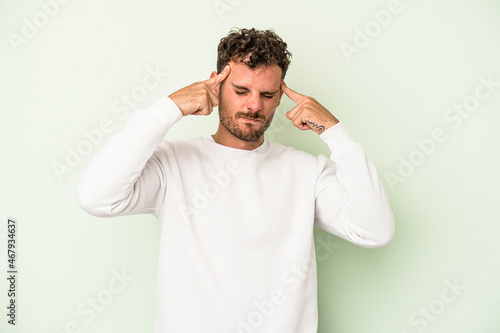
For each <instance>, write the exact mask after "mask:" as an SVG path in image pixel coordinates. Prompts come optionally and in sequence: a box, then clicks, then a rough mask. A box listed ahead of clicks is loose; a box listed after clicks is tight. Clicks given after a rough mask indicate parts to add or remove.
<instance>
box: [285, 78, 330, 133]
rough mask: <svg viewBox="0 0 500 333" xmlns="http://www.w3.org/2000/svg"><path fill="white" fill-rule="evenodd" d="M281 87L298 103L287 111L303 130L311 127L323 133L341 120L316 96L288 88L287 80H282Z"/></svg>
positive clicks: (296, 125) (289, 117) (294, 122)
mask: <svg viewBox="0 0 500 333" xmlns="http://www.w3.org/2000/svg"><path fill="white" fill-rule="evenodd" d="M281 89H282V90H283V92H284V93H285V94H286V95H287V96H288V97H290V99H291V100H292V101H294V102H295V103H297V105H296V106H295V107H294V108H293V109H292V110H290V111H289V112H287V113H286V117H287V118H288V119H290V120H291V121H292V123H293V125H294V126H295V127H297V128H299V129H301V130H308V129H311V130H313V131H315V132H316V133H318V134H321V133H323V132H324V131H326V130H327V129H329V128H330V127H332V126H333V125H335V124H337V123H338V122H339V121H338V119H337V118H335V117H334V116H333V115H332V114H331V113H330V111H328V110H327V109H325V108H324V107H323V105H321V104H319V103H318V102H317V101H316V100H315V99H314V98H312V97H309V96H305V95H302V94H299V93H298V92H295V91H293V90H292V89H290V88H288V87H287V85H286V84H285V81H282V82H281Z"/></svg>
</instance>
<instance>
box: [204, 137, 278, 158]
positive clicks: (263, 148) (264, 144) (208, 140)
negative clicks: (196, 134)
mask: <svg viewBox="0 0 500 333" xmlns="http://www.w3.org/2000/svg"><path fill="white" fill-rule="evenodd" d="M201 139H202V140H203V141H205V142H206V143H208V144H210V145H212V146H214V147H216V148H218V149H221V150H226V151H233V152H241V153H242V154H250V153H263V152H265V151H266V150H267V148H268V147H269V141H268V140H266V139H264V142H262V144H261V145H260V146H258V147H257V148H255V149H252V150H247V149H239V148H233V147H229V146H224V145H221V144H220V143H217V142H215V140H214V138H213V137H212V136H211V135H210V136H208V137H202V138H201Z"/></svg>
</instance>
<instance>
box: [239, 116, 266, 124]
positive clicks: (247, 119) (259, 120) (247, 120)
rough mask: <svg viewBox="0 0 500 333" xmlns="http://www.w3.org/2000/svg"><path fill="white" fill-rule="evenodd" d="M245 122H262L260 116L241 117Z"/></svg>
mask: <svg viewBox="0 0 500 333" xmlns="http://www.w3.org/2000/svg"><path fill="white" fill-rule="evenodd" d="M240 118H241V119H242V120H243V121H244V122H246V123H249V124H257V123H260V122H262V120H261V119H258V118H247V117H240Z"/></svg>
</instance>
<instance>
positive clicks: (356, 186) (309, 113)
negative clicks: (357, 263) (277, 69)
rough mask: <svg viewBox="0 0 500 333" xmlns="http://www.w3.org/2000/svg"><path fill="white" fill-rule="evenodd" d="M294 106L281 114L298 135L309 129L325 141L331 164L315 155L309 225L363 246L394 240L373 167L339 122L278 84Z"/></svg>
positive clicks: (389, 213) (389, 214) (390, 218)
mask: <svg viewBox="0 0 500 333" xmlns="http://www.w3.org/2000/svg"><path fill="white" fill-rule="evenodd" d="M282 88H283V92H284V93H285V94H286V95H287V96H288V97H290V98H291V99H292V100H293V101H294V102H295V103H297V106H295V107H294V108H293V109H292V110H291V111H289V112H288V113H287V115H286V116H287V118H289V119H290V120H291V121H292V123H293V124H294V125H295V126H296V127H297V128H299V129H301V130H307V129H310V130H313V131H315V132H316V133H318V134H319V135H320V138H321V139H322V140H324V141H325V142H326V144H327V145H328V147H329V148H330V150H331V152H332V154H331V159H328V158H327V157H326V156H319V157H318V159H319V168H320V169H319V178H318V183H317V186H316V214H315V224H316V226H318V227H319V228H321V229H323V230H325V231H327V232H330V233H332V234H334V235H336V236H339V237H341V238H344V239H346V240H348V241H350V242H352V243H354V244H356V245H360V246H363V247H369V248H373V247H380V246H383V245H386V244H387V243H389V242H390V241H391V239H392V237H393V236H394V216H393V214H392V211H391V208H390V205H389V200H388V199H387V195H386V193H385V191H384V187H383V185H382V182H381V181H380V179H379V177H378V176H377V172H376V169H375V167H374V166H373V164H372V162H371V161H370V159H369V158H368V157H367V156H366V155H365V152H364V149H363V147H362V146H361V144H359V143H357V142H355V141H354V140H353V139H352V138H351V136H350V135H349V133H348V132H347V129H346V128H345V126H344V124H343V123H342V122H339V120H338V119H337V118H335V117H334V116H333V115H332V114H331V113H330V112H329V111H328V110H327V109H325V108H324V107H323V106H322V105H321V104H319V103H318V102H317V101H316V100H314V99H313V98H311V97H308V96H304V95H301V94H299V93H297V92H295V91H293V90H291V89H290V88H288V87H287V86H286V85H285V84H284V83H283V84H282Z"/></svg>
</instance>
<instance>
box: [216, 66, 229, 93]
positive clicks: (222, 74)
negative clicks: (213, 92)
mask: <svg viewBox="0 0 500 333" xmlns="http://www.w3.org/2000/svg"><path fill="white" fill-rule="evenodd" d="M229 72H231V67H230V66H229V64H228V65H226V67H224V69H223V70H222V72H220V73H219V75H217V76H215V77H214V78H213V79H212V80H213V84H212V88H215V87H217V86H218V85H219V84H220V83H221V82H222V81H224V80H225V79H226V78H227V76H228V75H229Z"/></svg>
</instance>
